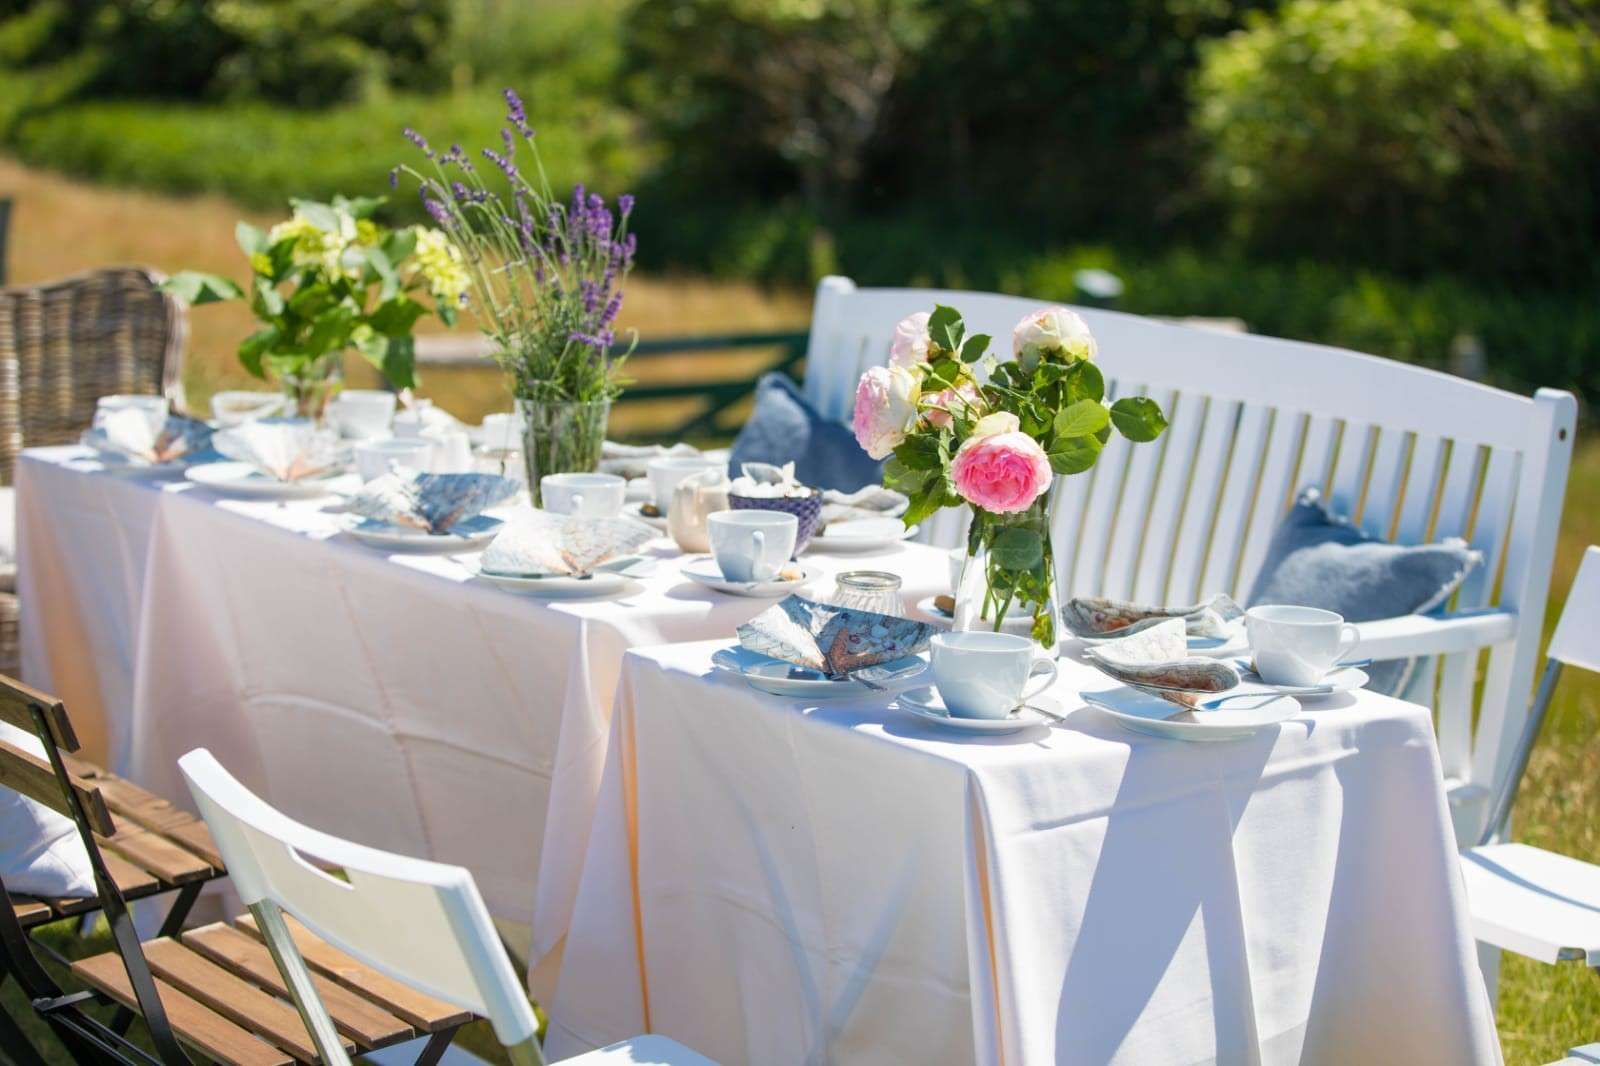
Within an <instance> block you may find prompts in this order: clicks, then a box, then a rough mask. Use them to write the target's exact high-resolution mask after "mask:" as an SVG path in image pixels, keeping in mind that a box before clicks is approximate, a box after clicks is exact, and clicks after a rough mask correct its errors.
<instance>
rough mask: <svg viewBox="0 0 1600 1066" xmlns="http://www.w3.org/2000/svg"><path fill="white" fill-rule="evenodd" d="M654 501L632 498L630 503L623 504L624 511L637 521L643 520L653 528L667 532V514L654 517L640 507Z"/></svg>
mask: <svg viewBox="0 0 1600 1066" xmlns="http://www.w3.org/2000/svg"><path fill="white" fill-rule="evenodd" d="M654 502H655V501H654V500H630V501H629V502H628V503H625V504H623V505H622V513H623V514H625V515H627V516H628V517H629V518H631V519H633V520H634V521H635V522H643V523H644V524H645V525H647V526H649V527H650V528H651V529H654V530H657V531H659V532H662V533H665V532H666V531H667V516H666V515H661V516H659V517H656V518H652V517H650V516H649V515H647V514H643V513H642V512H640V510H639V508H641V507H643V506H644V505H645V504H647V503H654Z"/></svg>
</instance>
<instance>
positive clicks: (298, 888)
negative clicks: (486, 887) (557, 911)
mask: <svg viewBox="0 0 1600 1066" xmlns="http://www.w3.org/2000/svg"><path fill="white" fill-rule="evenodd" d="M178 765H179V767H180V768H181V769H182V771H183V775H184V777H185V779H187V781H188V782H189V790H190V791H191V792H192V793H193V794H194V799H195V803H196V804H197V805H198V806H199V808H200V815H201V817H202V818H204V819H205V821H206V825H207V826H209V827H210V829H211V834H212V836H213V837H214V838H215V840H216V844H217V849H218V850H219V851H220V852H221V853H222V857H223V858H224V860H226V862H227V864H228V870H229V872H230V873H231V874H232V879H233V885H234V888H235V890H236V891H237V892H238V893H239V897H240V898H241V899H242V900H243V901H244V902H245V904H246V906H248V907H249V908H250V912H251V914H253V915H254V916H255V920H256V926H257V928H258V930H259V931H260V934H261V937H262V939H263V940H264V941H265V942H266V945H267V948H268V949H269V951H270V952H271V954H272V958H273V961H274V962H275V963H277V967H278V970H279V972H280V973H281V974H282V976H283V980H284V983H285V985H286V986H287V987H288V989H289V992H290V994H291V997H292V998H293V1000H294V1003H295V1006H296V1007H297V1008H298V1009H299V1011H300V1016H301V1018H302V1019H303V1020H304V1021H305V1024H306V1028H307V1029H308V1030H309V1031H310V1033H311V1036H312V1039H313V1040H314V1041H315V1043H316V1046H317V1051H318V1052H319V1053H320V1055H321V1056H322V1061H323V1062H325V1063H329V1064H330V1066H348V1064H349V1062H350V1059H349V1057H348V1055H346V1053H345V1050H344V1045H343V1041H342V1040H341V1039H340V1037H339V1034H338V1032H337V1031H336V1029H335V1027H334V1023H333V1020H332V1018H331V1017H330V1016H329V1014H328V1010H327V1008H326V1006H324V1004H323V1003H322V1000H321V999H320V998H319V996H318V994H317V990H316V986H315V984H314V983H313V979H312V976H311V973H310V971H309V970H308V968H307V965H306V962H305V959H304V958H303V957H302V956H301V954H300V950H299V948H298V947H297V946H296V944H295V939H294V934H293V932H292V931H291V929H290V927H289V921H288V920H289V918H293V919H297V920H298V921H299V922H300V923H302V924H303V925H305V926H306V927H307V928H309V929H310V930H311V932H313V933H315V934H316V935H317V936H319V937H321V938H322V939H323V940H325V941H328V942H329V943H331V944H333V945H335V946H337V947H339V948H341V949H342V950H344V951H345V952H347V953H348V954H349V955H351V956H353V957H355V958H356V959H358V960H360V961H361V962H363V963H365V964H366V965H368V966H371V967H372V968H373V969H375V970H378V971H380V972H382V973H384V974H386V975H388V976H389V977H391V978H393V979H395V980H396V981H400V982H402V983H404V984H407V985H410V986H411V987H413V988H416V989H418V990H419V991H422V992H425V993H427V994H429V995H432V996H435V997H437V998H439V999H442V1000H445V1001H446V1002H449V1003H454V1004H457V1005H458V1006H460V1007H462V1008H464V1009H467V1010H470V1011H472V1012H473V1013H474V1014H477V1015H480V1016H482V1017H485V1018H487V1019H488V1020H489V1023H490V1024H491V1025H492V1026H493V1028H494V1033H495V1037H496V1038H497V1039H498V1040H499V1041H500V1043H501V1044H503V1045H505V1048H506V1051H507V1052H508V1054H509V1055H510V1056H511V1060H512V1062H514V1063H517V1064H518V1066H529V1064H541V1066H542V1064H543V1063H544V1061H545V1059H544V1054H543V1052H542V1051H541V1049H540V1047H539V1041H538V1037H537V1032H538V1027H539V1026H538V1021H537V1019H536V1018H535V1017H534V1014H533V1008H532V1007H531V1006H530V1005H529V1003H528V999H527V996H526V994H524V992H523V990H522V987H521V985H520V983H519V982H518V981H517V976H516V974H515V972H513V970H512V968H511V962H510V960H509V959H508V958H507V957H506V953H505V949H504V947H503V946H502V945H501V943H500V940H499V938H498V937H497V936H496V934H495V930H494V925H493V923H492V922H491V920H490V918H489V912H488V909H487V908H486V907H485V906H484V904H483V899H482V897H480V896H479V895H478V888H477V885H476V884H475V883H474V882H473V880H472V875H471V874H470V873H468V872H467V871H466V870H464V869H462V868H461V867H459V866H447V865H444V864H442V863H436V862H426V861H424V860H421V859H413V858H409V857H407V856H403V855H393V854H390V853H389V852H385V851H379V850H377V849H376V848H369V847H366V846H364V845H361V844H355V843H351V842H350V841H346V840H341V839H339V838H338V837H333V836H329V835H328V834H326V833H321V832H318V831H317V830H315V829H310V828H308V827H306V826H303V825H300V824H299V823H298V822H295V821H293V820H291V819H289V818H287V817H285V816H284V815H283V814H280V813H279V812H278V811H276V810H274V809H273V808H272V807H270V806H268V805H267V804H266V802H265V801H263V800H262V799H260V798H259V797H257V796H256V795H255V794H254V793H252V792H251V791H250V790H248V789H247V788H245V787H244V786H243V785H241V784H240V783H239V782H238V781H237V780H235V779H234V777H233V775H231V774H229V773H228V771H227V770H225V769H224V768H223V767H222V765H221V764H220V763H218V762H217V760H216V759H215V758H214V757H213V756H212V755H211V753H210V752H209V751H206V750H205V749H204V748H198V749H196V750H194V751H191V752H189V753H188V754H187V755H185V756H184V757H183V758H182V759H180V760H178ZM317 863H323V864H327V865H330V866H333V867H338V868H340V869H342V870H343V871H344V874H345V877H346V878H347V879H348V880H339V879H337V878H335V877H332V876H330V875H329V874H326V873H324V872H323V871H322V870H320V869H318V867H317V865H316V864H317ZM286 915H287V917H286ZM567 1061H569V1062H572V1063H581V1064H582V1066H602V1064H605V1066H610V1064H617V1066H620V1064H621V1063H656V1064H661V1066H715V1064H713V1063H712V1062H711V1061H710V1060H709V1059H706V1058H704V1057H703V1056H701V1055H698V1054H696V1053H695V1052H693V1051H691V1050H689V1049H688V1048H686V1047H684V1046H683V1045H681V1044H679V1043H677V1042H676V1041H673V1040H670V1039H668V1038H666V1037H662V1036H643V1037H637V1038H635V1039H632V1040H626V1041H623V1042H622V1043H620V1044H613V1045H611V1046H610V1047H606V1048H602V1049H600V1050H598V1051H593V1052H590V1053H589V1054H586V1055H580V1056H578V1057H577V1058H575V1059H569V1060H567Z"/></svg>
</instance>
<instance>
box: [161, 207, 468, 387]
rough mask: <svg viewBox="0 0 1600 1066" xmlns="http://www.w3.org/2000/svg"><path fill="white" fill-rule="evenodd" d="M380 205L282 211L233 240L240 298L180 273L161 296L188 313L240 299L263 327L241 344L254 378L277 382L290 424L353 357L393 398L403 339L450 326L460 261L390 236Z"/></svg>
mask: <svg viewBox="0 0 1600 1066" xmlns="http://www.w3.org/2000/svg"><path fill="white" fill-rule="evenodd" d="M382 204H383V200H382V199H381V198H373V197H359V198H355V199H347V198H345V197H343V196H336V197H334V199H333V201H332V202H331V203H317V202H315V201H311V200H291V201H290V206H291V208H292V210H293V213H292V215H291V216H290V217H289V218H288V219H286V220H285V221H283V222H280V223H278V224H277V225H275V226H273V227H272V228H271V229H270V230H266V231H263V230H261V229H259V228H258V227H256V226H252V225H250V224H249V223H248V222H240V223H239V225H238V227H237V228H236V229H235V231H234V232H235V236H236V238H237V239H238V242H239V247H240V248H241V249H242V250H243V251H244V253H245V255H246V256H247V257H248V258H249V262H250V280H249V282H248V283H247V287H246V288H241V287H240V286H238V285H237V284H235V283H234V282H233V281H231V280H230V279H228V278H224V277H219V276H217V275H215V274H204V273H199V272H196V271H184V272H182V273H179V274H175V275H174V276H173V277H171V278H169V279H168V280H167V282H166V285H165V288H166V289H167V291H169V292H171V293H172V294H173V295H175V296H177V297H178V298H180V299H182V300H184V301H185V302H186V303H189V304H190V305H195V306H198V305H200V304H206V303H214V302H217V301H221V300H235V299H241V298H243V299H247V300H249V302H250V310H251V311H252V312H254V313H255V316H256V318H257V319H258V320H260V322H261V328H260V329H258V330H257V331H256V332H254V333H252V334H251V335H250V336H248V337H246V338H245V339H244V341H243V342H241V343H240V345H239V361H240V363H242V364H243V365H244V368H245V369H246V370H248V371H249V372H250V373H251V374H253V375H254V376H256V377H258V378H266V377H268V376H269V375H270V376H272V377H275V378H277V379H278V380H279V381H281V382H282V383H283V385H284V387H285V389H286V390H287V391H289V392H290V393H292V394H293V395H294V397H295V400H296V406H297V409H298V413H300V414H302V415H307V416H311V417H316V416H317V415H319V414H320V412H321V405H322V403H323V402H325V401H326V399H327V390H328V388H329V387H330V385H331V383H332V382H333V380H334V378H335V375H336V374H337V371H338V367H339V360H340V357H341V355H342V354H343V352H344V351H346V350H347V349H350V348H354V349H355V350H356V351H359V352H360V353H361V354H362V355H363V356H364V357H365V358H366V359H367V361H368V362H370V363H371V364H372V365H373V366H375V367H377V368H378V370H379V371H381V372H382V373H383V376H384V377H385V378H387V379H388V380H389V383H390V384H391V385H393V386H394V387H396V388H410V387H411V386H413V385H414V384H415V383H416V345H415V340H414V338H413V337H412V330H413V328H414V327H415V326H416V324H417V321H418V320H419V319H420V318H422V317H423V316H424V315H426V314H428V313H429V310H430V308H429V307H428V305H427V304H425V303H423V302H422V301H421V300H419V299H417V296H418V295H419V294H420V293H422V292H427V293H428V294H430V295H431V297H432V303H433V307H432V310H434V311H436V312H437V313H438V315H439V317H440V319H442V320H443V321H444V322H445V324H446V325H452V324H454V322H455V320H456V313H457V309H458V308H460V307H461V306H462V305H463V304H464V303H465V301H466V293H467V288H468V277H467V271H466V267H465V265H464V264H463V262H462V259H461V253H460V252H459V251H458V250H457V249H456V248H455V246H454V245H453V244H451V243H450V241H449V239H448V238H447V237H445V235H444V234H443V233H441V232H439V231H438V230H436V229H431V228H429V227H426V226H407V227H404V228H401V229H390V228H388V227H385V226H383V225H382V224H381V223H379V222H377V221H376V219H375V218H374V215H375V213H376V212H377V210H378V208H379V207H381V206H382Z"/></svg>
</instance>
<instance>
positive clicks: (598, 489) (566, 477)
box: [539, 474, 628, 518]
mask: <svg viewBox="0 0 1600 1066" xmlns="http://www.w3.org/2000/svg"><path fill="white" fill-rule="evenodd" d="M627 496H628V482H627V480H626V479H624V478H620V477H618V476H617V475H615V474H546V475H545V476H544V477H542V478H540V479H539V499H540V500H541V501H542V503H543V505H544V509H545V510H546V511H550V512H551V513H553V514H575V515H584V516H586V517H589V518H613V517H615V516H616V515H619V514H621V513H622V504H623V501H624V500H626V499H627Z"/></svg>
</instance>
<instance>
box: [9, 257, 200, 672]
mask: <svg viewBox="0 0 1600 1066" xmlns="http://www.w3.org/2000/svg"><path fill="white" fill-rule="evenodd" d="M161 281H162V276H161V275H160V274H158V273H155V272H154V271H150V270H145V269H143V268H140V267H111V268H108V269H105V270H95V271H91V272H90V273H87V274H79V275H76V276H74V277H70V278H66V279H64V280H61V281H53V282H49V283H48V284H44V285H29V286H18V287H15V288H9V289H0V494H3V495H4V496H9V495H10V493H11V487H10V486H11V479H12V474H13V471H14V470H15V467H16V462H17V455H18V453H20V452H21V451H22V449H23V448H33V447H38V446H41V445H48V444H70V443H72V442H74V441H76V440H77V439H78V437H79V435H81V434H82V433H83V431H84V430H85V429H87V428H88V427H89V423H90V422H91V421H92V420H93V418H94V406H95V401H96V400H97V399H99V398H100V397H101V396H106V395H110V394H112V393H150V394H157V393H159V394H162V395H165V396H167V397H169V398H171V399H172V400H173V402H174V403H175V404H177V405H179V406H181V404H182V399H183V397H182V392H181V389H182V385H181V383H180V377H179V372H180V370H181V368H182V357H183V347H184V340H185V337H186V335H187V332H188V326H187V321H186V319H185V317H184V311H183V307H182V305H180V304H179V303H178V302H177V301H176V300H174V299H172V298H171V297H170V296H168V295H166V294H165V293H163V292H162V291H161V290H160V289H159V288H157V286H158V285H159V284H160V283H161ZM12 507H13V505H12V501H11V500H9V499H5V500H0V523H3V524H4V528H3V529H0V546H3V549H4V551H3V554H4V555H5V558H4V559H3V560H0V673H8V674H15V673H16V672H17V665H18V657H19V648H18V636H17V598H16V565H15V543H16V542H15V537H16V534H15V531H14V528H13V523H12V522H11V518H12V515H11V513H10V512H11V511H12Z"/></svg>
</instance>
